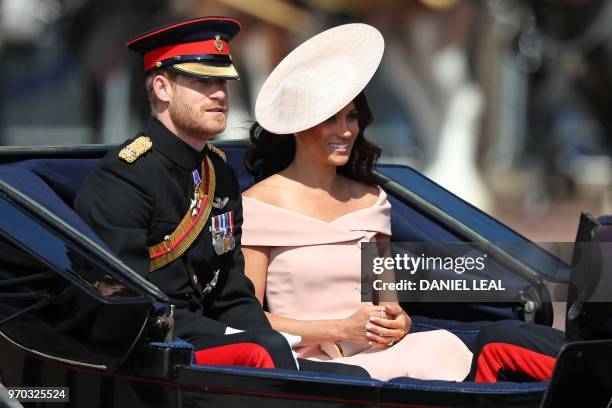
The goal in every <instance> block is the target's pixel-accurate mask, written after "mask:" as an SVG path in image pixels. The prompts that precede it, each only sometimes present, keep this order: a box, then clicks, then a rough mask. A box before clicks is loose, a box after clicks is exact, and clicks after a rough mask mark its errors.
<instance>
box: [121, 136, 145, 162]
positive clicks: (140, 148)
mask: <svg viewBox="0 0 612 408" xmlns="http://www.w3.org/2000/svg"><path fill="white" fill-rule="evenodd" d="M151 147H153V142H151V139H149V138H148V137H146V136H139V137H137V138H136V139H134V141H132V143H130V144H129V145H127V146H125V147H124V148H123V149H121V151H120V152H119V158H121V159H122V160H124V161H126V162H128V163H134V162H135V161H136V159H138V158H139V157H140V156H142V155H143V154H144V153H146V152H148V151H149V150H150V149H151Z"/></svg>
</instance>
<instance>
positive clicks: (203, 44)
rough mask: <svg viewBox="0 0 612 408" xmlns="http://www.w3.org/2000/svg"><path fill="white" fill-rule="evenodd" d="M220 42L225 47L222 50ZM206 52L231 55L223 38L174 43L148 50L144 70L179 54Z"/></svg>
mask: <svg viewBox="0 0 612 408" xmlns="http://www.w3.org/2000/svg"><path fill="white" fill-rule="evenodd" d="M219 43H221V44H223V48H222V49H221V51H219V50H218V49H217V44H219ZM204 54H213V55H219V54H221V55H229V46H228V44H227V42H225V41H223V40H221V41H220V42H217V41H216V40H206V41H196V42H191V43H183V44H174V45H168V46H166V47H161V48H157V49H154V50H151V51H149V52H147V53H146V54H145V55H144V70H145V71H148V70H150V69H152V68H155V63H156V62H158V61H163V60H166V59H168V58H172V57H176V56H179V55H204Z"/></svg>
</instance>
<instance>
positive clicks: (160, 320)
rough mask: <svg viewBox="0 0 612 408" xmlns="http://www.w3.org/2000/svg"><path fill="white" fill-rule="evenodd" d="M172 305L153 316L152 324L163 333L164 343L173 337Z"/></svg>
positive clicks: (170, 340)
mask: <svg viewBox="0 0 612 408" xmlns="http://www.w3.org/2000/svg"><path fill="white" fill-rule="evenodd" d="M174 308H175V306H174V305H170V308H169V310H168V309H166V311H165V312H164V313H163V314H161V315H159V316H157V317H156V318H155V323H154V326H155V327H156V329H157V330H159V331H160V332H162V333H165V334H164V343H170V342H172V340H173V339H174Z"/></svg>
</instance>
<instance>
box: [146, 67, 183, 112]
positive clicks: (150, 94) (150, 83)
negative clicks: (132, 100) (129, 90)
mask: <svg viewBox="0 0 612 408" xmlns="http://www.w3.org/2000/svg"><path fill="white" fill-rule="evenodd" d="M157 75H163V76H165V77H166V78H168V79H169V80H170V82H171V83H172V84H173V85H174V81H175V80H176V76H177V75H178V74H176V73H174V72H172V71H169V70H167V69H164V68H158V69H154V70H152V71H151V72H149V73H148V74H147V76H146V77H145V90H146V91H147V97H148V98H149V109H150V111H151V116H153V117H155V115H156V113H157V110H156V109H155V104H156V102H157V97H156V96H155V92H153V78H155V77H156V76H157Z"/></svg>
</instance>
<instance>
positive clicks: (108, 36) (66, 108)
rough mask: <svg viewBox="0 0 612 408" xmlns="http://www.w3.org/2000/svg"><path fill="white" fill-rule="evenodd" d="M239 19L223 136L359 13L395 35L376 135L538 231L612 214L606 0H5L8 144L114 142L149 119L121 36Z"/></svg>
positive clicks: (395, 155)
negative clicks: (313, 43)
mask: <svg viewBox="0 0 612 408" xmlns="http://www.w3.org/2000/svg"><path fill="white" fill-rule="evenodd" d="M201 15H226V16H230V17H234V18H238V19H240V20H241V21H242V23H243V26H244V31H243V32H242V33H241V34H240V35H239V36H238V37H236V39H235V40H234V41H233V42H232V54H233V57H234V60H235V61H236V62H237V67H238V70H239V72H240V74H241V80H240V81H237V82H233V83H231V85H230V92H231V98H232V102H231V113H230V122H229V125H228V128H227V130H226V131H225V133H224V134H222V135H221V136H220V138H221V139H224V138H225V139H241V138H245V137H247V131H248V128H249V126H250V124H251V121H252V120H253V106H254V103H255V99H256V97H257V93H258V90H259V88H260V86H261V84H262V82H263V80H265V78H266V76H267V75H268V73H269V72H270V71H271V70H272V68H273V67H274V66H275V65H276V64H277V63H278V62H279V61H280V60H281V59H282V58H283V56H285V55H286V54H287V53H288V52H289V51H290V50H292V49H293V48H294V47H295V46H296V45H298V44H299V43H300V42H302V41H303V40H305V39H306V38H308V37H310V36H312V35H314V34H315V33H318V32H320V31H322V30H324V29H326V28H329V27H331V26H335V25H339V24H343V23H348V22H365V23H369V24H371V25H374V26H375V27H377V28H378V29H379V30H380V31H381V32H382V33H383V35H384V37H385V40H386V51H385V56H384V58H383V63H382V65H381V67H380V68H379V70H378V72H377V74H376V76H375V77H374V79H373V81H372V82H371V83H370V85H369V86H368V88H366V93H367V95H368V98H369V101H370V105H371V107H372V110H373V112H374V116H375V118H376V119H375V123H374V125H373V126H372V127H371V128H370V129H369V130H368V132H367V133H366V135H367V136H368V137H369V138H370V139H371V140H373V141H374V142H376V143H378V144H379V145H380V146H381V147H382V148H383V158H382V159H383V161H384V162H392V163H401V164H407V165H410V166H413V167H415V168H417V169H419V170H421V171H422V172H424V173H425V174H426V175H427V176H429V177H431V178H433V179H434V180H435V181H437V182H438V183H440V184H442V185H443V186H444V187H446V188H448V189H449V190H451V191H453V192H454V193H455V194H457V195H458V196H460V197H462V198H464V199H466V200H467V201H469V202H471V203H473V204H474V205H475V206H477V207H479V208H481V209H483V210H484V211H486V212H488V213H490V214H492V215H494V216H496V217H498V218H499V219H500V220H501V221H503V222H505V223H507V224H508V225H510V226H511V227H513V228H515V229H516V230H517V231H519V232H521V233H523V234H524V235H526V236H528V237H529V238H531V239H533V240H536V241H560V242H563V241H573V240H574V235H575V232H576V227H577V223H578V216H579V212H580V211H588V212H592V213H594V214H603V213H612V177H611V176H612V161H611V159H610V157H611V156H610V153H611V142H612V115H609V114H608V112H607V109H608V108H612V1H607V0H377V1H373V0H0V70H1V72H2V75H0V144H1V145H71V144H89V143H119V142H121V141H123V140H125V139H126V138H128V137H132V136H133V135H135V133H136V132H137V131H139V130H141V129H142V128H143V123H144V122H145V121H146V118H147V116H148V106H147V102H146V96H145V92H144V87H143V78H144V76H143V73H142V61H141V60H140V59H139V58H138V56H136V55H135V54H134V55H132V54H131V53H130V52H129V51H127V50H126V49H125V48H124V47H123V44H124V43H125V40H127V39H128V38H129V37H131V36H133V35H136V34H139V33H141V32H143V31H145V30H147V29H149V28H152V27H154V26H156V25H161V24H165V23H167V22H170V21H173V20H176V19H178V18H187V17H194V16H201Z"/></svg>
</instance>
